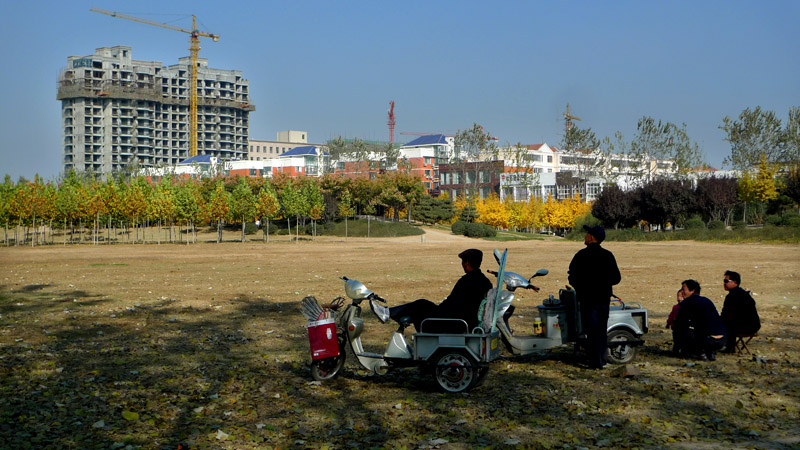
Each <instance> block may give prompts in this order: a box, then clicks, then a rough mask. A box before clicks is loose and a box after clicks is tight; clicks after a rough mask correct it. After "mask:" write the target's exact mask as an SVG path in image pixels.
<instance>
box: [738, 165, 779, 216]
mask: <svg viewBox="0 0 800 450" xmlns="http://www.w3.org/2000/svg"><path fill="white" fill-rule="evenodd" d="M777 172H778V166H777V164H772V163H770V162H768V161H767V155H765V154H762V155H761V162H760V163H759V165H758V172H757V173H755V174H753V173H750V172H742V177H741V179H740V180H739V188H738V191H739V200H741V201H742V202H744V213H743V214H744V220H745V221H747V204H748V203H750V202H756V203H757V204H758V209H757V210H756V217H755V219H756V222H758V223H761V221H762V218H763V216H764V204H765V203H766V202H768V201H770V200H773V199H776V198H778V186H777V184H776V183H775V174H776V173H777Z"/></svg>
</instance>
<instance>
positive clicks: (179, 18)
mask: <svg viewBox="0 0 800 450" xmlns="http://www.w3.org/2000/svg"><path fill="white" fill-rule="evenodd" d="M220 5H223V6H220ZM92 6H95V7H98V8H104V9H109V10H113V11H119V12H124V13H127V14H131V15H136V16H139V17H143V18H147V19H150V20H154V21H158V22H167V23H171V24H174V25H177V26H183V27H187V28H190V27H191V18H190V16H188V15H189V14H195V15H196V16H197V17H198V20H199V23H200V29H202V30H205V31H209V32H212V33H216V34H219V35H220V36H221V39H220V41H219V42H216V43H215V42H211V41H210V40H208V39H204V40H202V43H201V44H202V50H201V52H200V55H201V57H204V58H208V60H209V65H210V66H212V67H215V68H221V69H237V70H241V71H242V72H243V75H244V77H245V78H247V79H248V80H250V90H251V95H252V99H251V100H252V102H253V103H254V104H255V105H256V108H257V110H256V112H254V113H251V116H250V137H251V138H252V139H274V138H275V134H276V132H278V131H281V130H288V129H292V130H304V131H307V132H308V133H309V138H310V140H311V141H312V142H314V143H324V142H325V141H326V140H327V139H329V138H332V137H335V136H338V135H342V136H345V137H359V138H362V139H374V140H388V134H389V133H388V129H387V126H386V121H387V117H386V113H387V110H388V103H389V101H390V100H394V101H395V102H396V106H395V113H396V115H397V127H396V129H395V135H396V140H397V141H401V142H403V141H407V140H411V139H412V138H413V137H414V136H409V135H402V134H399V133H400V132H443V133H455V132H456V131H458V130H459V129H465V128H468V127H470V126H471V125H472V123H473V122H477V123H479V124H481V125H483V126H484V128H485V129H486V130H487V131H488V132H490V133H491V134H493V135H495V136H497V137H498V138H499V140H500V143H506V142H510V143H517V142H521V143H524V144H535V143H540V142H547V143H549V144H551V145H558V143H559V142H560V141H561V135H562V133H563V118H562V115H561V114H562V113H563V112H564V110H565V108H566V104H567V103H570V108H571V112H572V113H573V114H574V115H576V116H578V117H580V118H581V119H582V121H581V122H579V123H578V124H579V126H581V127H584V128H585V127H590V128H592V130H594V131H595V132H596V134H597V135H598V137H601V138H602V137H604V136H613V134H614V133H615V132H616V131H621V132H622V133H623V135H624V136H625V138H626V139H627V140H630V139H631V138H632V136H633V134H634V132H635V130H636V122H637V120H638V119H639V118H641V117H642V116H645V115H647V116H651V117H653V118H655V119H660V120H663V121H670V122H673V123H677V124H681V123H686V126H687V130H688V132H689V135H690V137H691V138H692V139H693V140H694V141H696V142H697V143H698V144H699V145H700V146H701V148H702V149H703V151H704V153H705V160H706V162H708V163H710V164H712V165H715V166H717V167H719V166H720V165H721V163H722V160H723V158H724V157H725V156H727V155H728V154H729V152H730V149H729V146H728V144H727V143H726V142H725V141H724V137H725V135H724V133H723V132H722V131H721V130H719V129H718V126H719V125H720V124H721V123H722V118H723V117H725V116H731V117H736V116H738V115H739V113H740V112H741V111H742V110H743V109H745V108H748V107H751V108H752V107H755V106H761V107H762V108H764V109H767V110H772V111H775V112H776V113H777V114H778V116H779V117H780V118H782V119H783V120H785V119H786V117H787V114H788V110H789V108H790V107H792V106H800V51H799V50H800V26H798V25H797V24H798V23H800V2H798V1H794V0H783V1H764V2H755V1H752V2H743V1H701V2H697V1H669V2H650V1H632V2H626V1H616V2H597V1H570V2H545V1H528V2H516V1H500V2H487V1H484V2H474V1H432V2H423V1H408V2H386V1H370V2H341V1H340V2H332V1H259V2H249V1H239V2H218V1H214V2H211V1H203V0H196V1H193V2H183V1H170V2H163V1H144V0H140V1H136V2H130V1H125V2H123V1H104V0H95V1H91V2H89V1H82V0H81V1H64V2H56V1H39V0H30V1H24V2H12V1H2V2H0V17H2V19H1V20H2V26H0V42H2V44H0V59H1V60H2V61H4V63H5V67H4V68H3V69H2V71H0V74H2V75H0V99H2V101H0V176H2V175H3V174H10V175H11V176H12V179H13V180H15V181H16V179H17V178H19V177H20V176H25V177H27V178H32V177H33V175H34V174H36V173H38V174H40V175H41V176H43V177H45V178H46V179H53V178H55V177H57V176H58V174H59V173H60V170H61V144H60V143H61V128H60V119H61V111H60V102H58V101H57V100H56V83H57V79H58V73H59V70H60V69H61V68H62V67H64V66H66V61H67V56H70V55H79V56H83V55H90V54H92V53H94V50H95V48H97V47H106V46H114V45H129V46H131V47H132V48H133V50H132V52H133V58H134V59H140V60H157V61H161V62H163V63H164V64H167V65H169V64H175V63H177V60H178V58H179V57H181V56H187V55H188V53H189V52H188V45H189V43H188V35H185V34H182V33H178V32H175V31H170V30H166V29H161V28H157V27H152V26H148V25H143V24H139V23H135V22H130V21H126V20H122V19H118V18H111V17H108V16H104V15H101V14H97V13H93V12H90V11H89V8H90V7H92Z"/></svg>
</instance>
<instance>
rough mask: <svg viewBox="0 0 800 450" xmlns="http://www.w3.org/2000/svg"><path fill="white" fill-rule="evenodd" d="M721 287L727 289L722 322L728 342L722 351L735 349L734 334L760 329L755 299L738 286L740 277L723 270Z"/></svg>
mask: <svg viewBox="0 0 800 450" xmlns="http://www.w3.org/2000/svg"><path fill="white" fill-rule="evenodd" d="M722 282H723V287H724V288H725V290H726V291H728V295H727V296H726V297H725V303H723V304H722V314H721V316H722V323H723V324H724V325H725V332H726V333H727V336H728V342H727V345H726V346H725V350H724V351H723V353H733V352H735V351H736V336H737V335H739V334H756V333H758V330H760V329H761V319H760V318H759V317H758V311H757V310H756V301H755V300H753V297H751V296H750V293H748V292H747V291H745V290H744V289H742V288H741V287H739V284H740V283H741V282H742V277H741V276H740V275H739V274H738V273H737V272H734V271H732V270H728V271H726V272H725V279H724V280H722Z"/></svg>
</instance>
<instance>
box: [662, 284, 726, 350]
mask: <svg viewBox="0 0 800 450" xmlns="http://www.w3.org/2000/svg"><path fill="white" fill-rule="evenodd" d="M681 290H682V291H683V297H684V300H683V301H682V302H681V307H680V309H678V317H677V318H676V319H675V324H674V328H673V332H672V335H673V336H674V338H675V345H676V346H677V347H678V349H679V351H681V352H682V353H683V354H685V355H689V356H693V357H695V358H698V359H701V360H703V361H714V360H715V359H717V351H718V350H719V349H721V348H722V346H723V345H725V326H724V325H723V324H722V319H720V317H719V314H717V308H716V306H714V303H713V302H712V301H711V300H709V299H708V298H706V297H703V296H701V295H700V283H698V282H697V281H695V280H686V281H684V282H683V283H681Z"/></svg>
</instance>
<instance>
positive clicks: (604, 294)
mask: <svg viewBox="0 0 800 450" xmlns="http://www.w3.org/2000/svg"><path fill="white" fill-rule="evenodd" d="M621 279H622V276H621V275H620V273H619V267H617V260H616V259H615V258H614V254H613V253H611V252H610V251H608V250H606V249H604V248H603V247H600V244H598V243H591V244H589V245H587V246H586V248H583V249H581V250H580V251H578V253H576V254H575V256H574V257H573V258H572V262H571V263H569V284H570V285H572V287H574V288H575V292H576V293H577V295H578V301H580V302H588V303H605V304H608V301H609V299H610V298H611V293H612V292H613V289H612V286H614V285H616V284H619V282H620V280H621Z"/></svg>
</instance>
